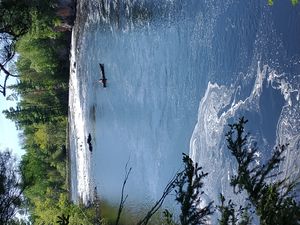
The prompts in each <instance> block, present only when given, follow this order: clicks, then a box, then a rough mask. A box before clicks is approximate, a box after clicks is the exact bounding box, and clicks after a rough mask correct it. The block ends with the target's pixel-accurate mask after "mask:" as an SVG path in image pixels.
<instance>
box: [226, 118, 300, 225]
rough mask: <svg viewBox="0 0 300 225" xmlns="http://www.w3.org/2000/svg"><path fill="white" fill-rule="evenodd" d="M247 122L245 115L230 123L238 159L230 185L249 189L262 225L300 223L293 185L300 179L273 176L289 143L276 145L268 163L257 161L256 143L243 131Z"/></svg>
mask: <svg viewBox="0 0 300 225" xmlns="http://www.w3.org/2000/svg"><path fill="white" fill-rule="evenodd" d="M246 123H247V120H245V119H244V118H243V117H242V118H241V119H240V120H239V122H238V123H236V124H232V125H229V126H230V130H229V131H228V133H227V134H226V137H227V143H228V148H229V150H230V152H231V153H232V155H233V156H234V157H235V159H236V160H237V163H238V172H237V175H235V176H233V177H232V178H231V185H232V186H233V187H234V189H235V190H236V189H238V190H237V193H239V192H241V191H246V192H247V194H248V199H249V201H250V203H251V204H252V205H253V206H254V208H255V210H256V214H257V215H258V216H259V219H260V224H261V225H271V224H289V225H294V224H295V225H296V224H300V205H299V203H297V202H296V199H295V198H294V195H293V189H294V188H295V186H296V185H297V181H290V180H289V179H288V178H285V179H279V178H277V179H275V180H274V181H273V180H271V179H270V178H273V177H276V176H277V175H278V171H277V169H278V167H279V163H280V162H281V161H283V160H284V153H285V150H286V148H287V145H279V146H278V147H276V148H275V150H274V152H273V154H272V156H271V158H270V159H269V160H268V161H267V162H266V163H265V164H262V165H260V164H256V163H255V159H256V158H255V155H256V153H257V151H258V149H257V148H256V146H250V147H249V146H248V145H247V144H248V143H247V138H248V135H247V134H246V135H245V134H244V127H245V124H246Z"/></svg>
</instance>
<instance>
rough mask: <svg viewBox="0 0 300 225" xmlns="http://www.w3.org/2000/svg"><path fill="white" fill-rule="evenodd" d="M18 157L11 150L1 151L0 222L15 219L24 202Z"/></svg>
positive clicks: (10, 221) (7, 222) (3, 222)
mask: <svg viewBox="0 0 300 225" xmlns="http://www.w3.org/2000/svg"><path fill="white" fill-rule="evenodd" d="M19 177H20V176H19V175H18V168H17V163H16V159H15V158H14V157H13V156H12V155H11V153H10V152H9V151H4V152H0V224H9V223H12V221H13V220H14V216H15V214H16V211H17V209H18V208H20V206H21V204H22V192H23V190H24V189H23V188H22V184H21V180H20V178H19Z"/></svg>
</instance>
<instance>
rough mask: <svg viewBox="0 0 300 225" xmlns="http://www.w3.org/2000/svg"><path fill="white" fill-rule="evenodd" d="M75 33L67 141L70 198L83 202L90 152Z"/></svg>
mask: <svg viewBox="0 0 300 225" xmlns="http://www.w3.org/2000/svg"><path fill="white" fill-rule="evenodd" d="M75 40H76V35H75V33H74V31H73V33H72V44H71V57H70V63H71V68H70V81H69V107H70V110H69V126H70V133H69V141H70V151H71V153H70V154H71V156H72V155H73V157H71V167H72V165H73V168H72V169H71V170H73V171H71V174H72V175H71V180H72V181H71V183H72V186H73V187H72V190H71V191H72V192H73V193H72V198H73V200H74V201H77V200H78V198H79V199H81V200H82V201H83V202H84V203H87V202H88V200H89V199H90V193H91V192H90V190H91V181H90V170H91V168H90V153H89V151H88V146H87V142H86V137H87V132H86V121H85V120H86V116H85V109H84V102H85V96H86V95H85V94H84V93H83V94H82V95H81V93H80V92H81V91H82V86H81V84H82V74H79V73H78V68H77V66H76V54H78V50H77V49H78V46H76V44H75ZM83 91H84V90H83Z"/></svg>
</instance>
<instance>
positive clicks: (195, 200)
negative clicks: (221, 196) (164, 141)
mask: <svg viewBox="0 0 300 225" xmlns="http://www.w3.org/2000/svg"><path fill="white" fill-rule="evenodd" d="M182 160H183V163H184V166H185V168H184V170H183V171H182V172H180V173H179V174H178V177H177V179H176V181H175V184H174V187H175V196H176V198H175V200H176V201H177V202H178V203H179V204H180V207H181V213H180V216H179V218H180V223H181V225H197V224H206V222H207V219H208V215H211V214H212V213H213V211H212V204H213V202H210V203H208V205H207V206H205V207H199V206H200V203H201V202H202V200H201V195H202V194H203V193H204V192H203V191H202V187H203V178H204V177H206V176H207V175H208V173H204V172H203V171H202V167H199V166H198V164H197V163H194V162H193V161H192V159H191V158H190V157H189V156H188V155H186V154H184V153H183V159H182Z"/></svg>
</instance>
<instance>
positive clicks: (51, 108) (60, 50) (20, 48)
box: [0, 0, 89, 224]
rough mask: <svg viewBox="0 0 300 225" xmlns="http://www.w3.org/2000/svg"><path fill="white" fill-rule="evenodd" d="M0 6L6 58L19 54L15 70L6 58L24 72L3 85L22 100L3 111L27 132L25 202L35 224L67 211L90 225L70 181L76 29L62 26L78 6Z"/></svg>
mask: <svg viewBox="0 0 300 225" xmlns="http://www.w3.org/2000/svg"><path fill="white" fill-rule="evenodd" d="M0 5H1V9H0V11H1V13H2V14H1V16H2V18H1V19H2V20H1V21H2V22H1V24H0V25H1V26H0V28H1V29H0V32H1V34H2V37H6V39H5V40H6V41H7V46H8V47H6V49H5V48H4V49H2V51H1V54H2V55H1V59H3V58H4V59H5V57H6V60H7V59H8V58H7V56H8V54H14V53H15V52H17V54H16V56H15V57H17V61H16V63H15V70H14V69H12V66H11V67H10V68H9V69H10V70H9V71H8V68H7V67H6V68H4V66H6V62H5V61H2V62H1V63H2V65H3V68H4V69H6V70H7V71H8V72H9V74H10V75H14V76H18V83H17V84H14V85H10V86H3V87H4V88H5V89H7V90H10V91H5V93H3V94H7V93H11V94H10V95H9V96H8V98H10V99H12V98H14V99H18V103H17V106H16V107H14V108H9V109H7V110H4V111H3V113H4V114H5V116H6V117H7V118H9V119H11V120H12V121H14V122H15V124H16V126H17V128H18V129H19V130H21V134H22V137H21V139H22V147H23V148H24V149H25V151H26V153H25V155H24V156H23V157H22V160H21V164H20V168H21V175H22V180H23V181H22V186H23V187H22V189H23V188H24V192H23V193H24V196H25V199H26V201H24V206H26V207H28V209H29V214H30V219H31V222H33V223H34V224H56V221H57V220H58V219H57V216H58V215H61V214H62V213H65V214H68V215H71V216H72V218H71V221H73V222H74V223H73V224H88V222H87V221H86V220H87V219H86V218H87V217H88V215H89V212H88V210H85V212H83V211H82V210H84V209H83V208H82V209H81V208H80V207H78V206H75V205H72V204H71V203H70V201H69V199H68V196H69V188H68V181H67V180H66V174H67V168H66V146H65V144H66V129H67V116H68V81H69V64H70V63H69V51H70V49H69V48H70V37H71V33H70V32H69V31H68V29H66V28H65V29H62V28H63V26H62V24H63V23H65V20H66V17H68V15H66V11H68V10H72V9H70V8H69V9H68V7H72V6H61V3H60V2H59V1H55V0H50V1H49V0H47V1H46V0H35V1H27V0H16V1H13V0H9V1H8V0H5V1H1V3H0ZM61 10H63V12H64V13H63V15H60V14H61V13H60V11H61ZM69 17H72V15H69ZM67 19H70V18H67ZM4 21H5V22H4ZM61 31H64V32H61ZM6 50H8V51H6ZM10 63H11V62H10ZM83 213H85V216H84V215H83Z"/></svg>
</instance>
